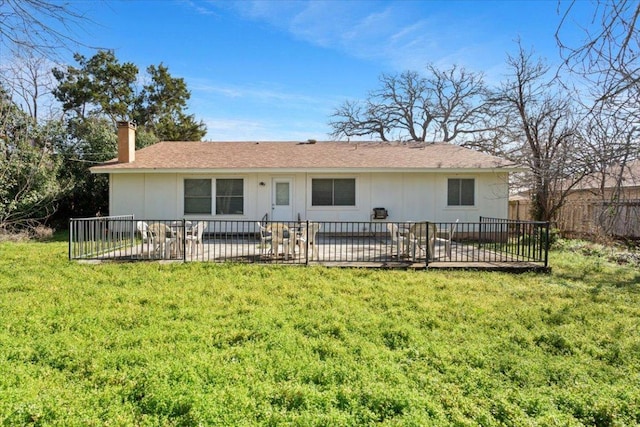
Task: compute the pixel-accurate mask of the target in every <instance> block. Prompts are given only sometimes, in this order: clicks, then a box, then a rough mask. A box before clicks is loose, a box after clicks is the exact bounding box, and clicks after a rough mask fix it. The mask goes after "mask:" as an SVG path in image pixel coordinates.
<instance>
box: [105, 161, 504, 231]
mask: <svg viewBox="0 0 640 427" xmlns="http://www.w3.org/2000/svg"><path fill="white" fill-rule="evenodd" d="M216 177H218V178H242V179H243V180H244V215H224V216H216V215H209V216H207V215H204V216H203V215H184V184H183V181H184V179H185V178H189V179H198V178H216ZM274 177H278V178H290V179H291V180H292V184H293V185H292V201H293V210H292V213H293V217H292V218H291V220H295V219H297V215H298V213H299V214H300V217H301V218H302V219H303V220H315V221H369V220H370V219H371V214H372V209H373V208H376V207H383V208H386V209H387V210H388V211H389V218H387V221H419V220H429V221H439V222H447V221H455V220H456V219H459V220H460V221H461V222H476V221H478V219H479V217H480V216H489V217H497V218H507V215H508V184H507V180H508V175H507V173H493V172H482V173H447V172H444V171H443V172H442V173H374V172H371V173H344V174H339V173H318V174H316V173H289V174H287V173H283V174H268V173H247V174H225V175H222V174H181V173H144V174H141V173H140V174H132V173H131V174H126V173H117V174H111V177H110V194H109V197H110V199H109V207H110V209H109V214H110V215H124V214H134V215H135V217H136V218H145V219H159V220H171V219H179V218H189V217H196V218H199V219H208V218H209V219H230V220H233V219H238V220H259V219H261V218H262V217H263V216H264V214H265V213H270V212H271V198H272V188H271V187H272V184H271V183H272V179H273V178H274ZM313 178H355V180H356V206H354V207H349V206H340V207H333V206H322V207H319V206H311V180H312V179H313ZM449 178H473V179H475V206H451V207H448V206H447V180H448V179H449ZM262 183H263V184H264V185H262ZM214 188H215V186H214ZM212 210H213V212H215V207H212ZM269 216H270V217H271V215H269Z"/></svg>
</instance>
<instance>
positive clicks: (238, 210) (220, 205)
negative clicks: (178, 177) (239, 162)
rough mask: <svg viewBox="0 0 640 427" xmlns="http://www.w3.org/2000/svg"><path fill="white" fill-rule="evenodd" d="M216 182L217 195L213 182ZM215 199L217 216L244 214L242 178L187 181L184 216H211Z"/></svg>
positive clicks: (185, 184)
mask: <svg viewBox="0 0 640 427" xmlns="http://www.w3.org/2000/svg"><path fill="white" fill-rule="evenodd" d="M214 181H215V193H214V192H213V189H214V187H213V185H214V184H213V182H214ZM214 197H215V213H216V215H242V214H243V213H244V180H243V179H242V178H233V179H228V178H217V179H215V180H212V179H185V180H184V214H185V215H198V214H206V215H211V211H212V206H213V203H212V201H213V199H214Z"/></svg>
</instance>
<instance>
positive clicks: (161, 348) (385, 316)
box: [0, 242, 640, 426]
mask: <svg viewBox="0 0 640 427" xmlns="http://www.w3.org/2000/svg"><path fill="white" fill-rule="evenodd" d="M66 251H67V245H66V243H65V242H50V243H0V424H2V423H4V425H11V426H13V425H44V426H48V425H59V426H74V425H78V426H87V425H113V426H128V425H176V426H178V425H180V426H190V425H301V426H307V425H313V426H323V425H325V426H355V425H372V424H380V425H394V426H396V425H407V426H429V425H434V426H446V425H452V426H454V425H455V426H475V425H483V426H510V425H513V426H521V425H541V426H547V425H548V426H552V425H553V426H555V425H563V426H564V425H567V426H580V425H598V426H609V425H611V426H627V425H637V424H640V331H639V329H640V292H639V291H640V273H639V272H638V271H637V270H636V269H633V268H631V267H624V266H618V265H614V264H612V263H610V262H608V261H607V260H606V259H605V258H603V257H599V256H589V257H587V256H584V255H582V254H580V253H577V252H575V251H564V252H553V253H552V254H551V259H550V263H551V265H552V267H553V269H554V272H553V274H551V275H536V274H525V275H510V274H505V273H482V272H441V271H440V272H435V271H428V272H423V271H388V270H364V269H327V268H322V267H309V268H305V267H300V266H297V267H296V266H293V267H286V266H269V265H266V266H265V265H233V264H224V265H219V264H206V263H189V264H160V263H153V262H152V263H122V264H115V263H112V264H109V263H107V264H81V263H77V262H69V261H68V260H67V258H66Z"/></svg>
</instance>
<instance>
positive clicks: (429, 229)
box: [409, 222, 437, 260]
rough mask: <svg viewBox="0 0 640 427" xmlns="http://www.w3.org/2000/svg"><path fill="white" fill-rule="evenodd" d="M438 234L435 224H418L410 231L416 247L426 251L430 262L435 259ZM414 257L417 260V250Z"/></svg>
mask: <svg viewBox="0 0 640 427" xmlns="http://www.w3.org/2000/svg"><path fill="white" fill-rule="evenodd" d="M436 234H437V228H436V224H435V223H433V222H416V223H415V224H413V225H412V226H411V228H410V229H409V235H410V236H411V238H412V239H415V246H417V247H418V249H420V250H421V251H424V252H425V253H426V255H427V258H428V259H430V260H431V259H434V258H435V242H436ZM412 256H413V259H415V249H414V251H413V254H412Z"/></svg>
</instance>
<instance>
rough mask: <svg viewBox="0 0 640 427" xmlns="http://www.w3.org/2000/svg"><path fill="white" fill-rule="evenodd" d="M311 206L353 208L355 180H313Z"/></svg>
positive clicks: (354, 203) (354, 202)
mask: <svg viewBox="0 0 640 427" xmlns="http://www.w3.org/2000/svg"><path fill="white" fill-rule="evenodd" d="M311 205H312V206H355V205H356V180H355V179H354V178H346V179H331V178H329V179H324V178H323V179H313V180H311Z"/></svg>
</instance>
